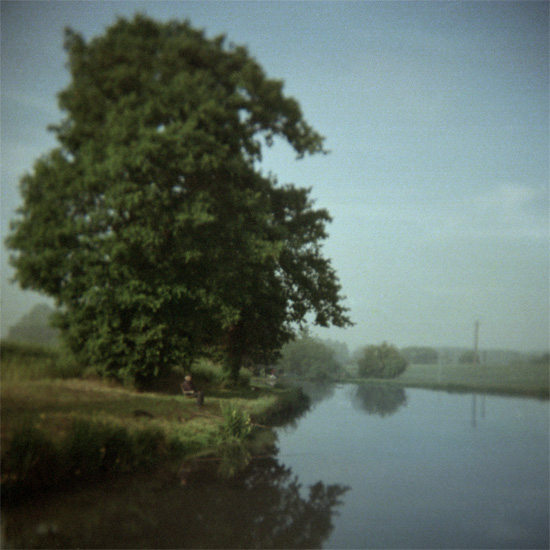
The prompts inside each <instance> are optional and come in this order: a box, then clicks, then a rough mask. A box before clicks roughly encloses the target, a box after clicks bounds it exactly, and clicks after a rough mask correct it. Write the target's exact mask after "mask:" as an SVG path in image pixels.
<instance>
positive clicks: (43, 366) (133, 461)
mask: <svg viewBox="0 0 550 550" xmlns="http://www.w3.org/2000/svg"><path fill="white" fill-rule="evenodd" d="M2 352H3V357H4V358H5V359H7V361H6V362H4V361H3V364H2V375H3V383H2V396H1V397H2V401H1V404H2V432H1V437H2V445H1V448H2V464H1V466H2V472H1V473H2V497H3V503H6V504H9V503H10V502H13V501H15V500H18V499H22V498H25V497H27V496H29V495H32V494H36V493H37V492H40V491H43V490H50V489H56V488H63V487H66V486H68V485H70V484H73V483H76V482H81V481H89V480H94V479H96V478H97V477H98V476H104V475H116V474H119V473H124V472H129V471H135V470H137V469H144V468H151V467H157V466H159V465H163V466H170V465H171V464H175V462H174V461H176V463H178V464H179V463H181V461H182V460H194V459H197V458H200V457H207V456H212V457H218V458H219V460H220V473H222V474H223V475H226V476H230V475H233V474H234V473H236V472H237V471H238V470H239V469H240V468H242V467H243V466H244V465H246V463H247V462H248V460H249V459H250V458H251V456H252V455H253V453H255V452H260V451H261V449H262V448H265V447H266V446H268V447H270V448H271V446H272V445H273V435H272V434H271V432H270V430H266V429H265V427H262V428H259V427H258V428H256V426H255V424H256V423H257V422H258V421H259V419H261V420H262V421H263V422H267V421H268V418H269V417H272V418H275V417H276V415H275V413H274V411H279V412H280V413H281V414H283V413H284V412H285V411H286V412H288V411H290V410H292V409H296V410H298V408H299V404H298V403H296V402H295V400H296V399H300V398H301V397H302V396H301V395H300V394H297V393H296V392H295V391H290V390H284V389H279V388H276V389H273V388H271V387H269V386H268V385H264V386H262V387H258V388H256V389H254V388H252V387H250V385H249V384H250V375H247V376H243V377H242V379H241V380H240V382H239V383H238V384H234V383H229V381H228V379H227V377H226V374H225V373H224V371H223V369H222V368H221V367H220V366H217V365H214V364H211V363H207V362H206V361H205V362H202V363H199V364H197V366H196V370H194V371H193V376H194V378H196V382H197V385H199V384H201V385H202V388H204V389H206V400H205V404H204V406H203V407H200V408H199V407H198V406H197V405H196V402H195V400H194V399H188V398H186V397H184V396H183V395H173V394H169V393H141V392H138V391H136V390H134V389H131V388H127V387H123V386H122V385H120V384H117V383H108V382H106V381H104V380H101V379H99V378H97V377H91V378H82V377H80V378H68V377H64V376H59V374H60V373H63V374H66V372H65V371H64V370H63V369H61V368H60V367H59V366H58V365H57V359H58V358H59V352H58V351H54V350H51V349H44V348H38V347H35V346H22V345H20V344H18V345H17V346H13V345H11V344H8V345H4V344H3V345H2ZM181 372H182V373H183V372H185V371H183V369H182V370H181ZM177 374H178V373H177V372H175V373H174V375H175V376H176V377H175V378H174V380H173V381H174V382H175V383H176V381H177ZM181 378H182V377H180V378H179V381H181ZM177 388H178V391H179V385H177ZM302 406H303V405H302Z"/></svg>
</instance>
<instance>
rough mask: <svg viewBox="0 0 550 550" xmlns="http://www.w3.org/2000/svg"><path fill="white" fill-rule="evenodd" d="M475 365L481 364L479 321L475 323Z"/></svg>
mask: <svg viewBox="0 0 550 550" xmlns="http://www.w3.org/2000/svg"><path fill="white" fill-rule="evenodd" d="M473 364H474V365H477V364H479V321H476V322H475V323H474V357H473Z"/></svg>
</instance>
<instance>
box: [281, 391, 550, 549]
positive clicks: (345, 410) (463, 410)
mask: <svg viewBox="0 0 550 550" xmlns="http://www.w3.org/2000/svg"><path fill="white" fill-rule="evenodd" d="M548 433H549V416H548V401H537V400H532V399H518V398H511V397H498V396H480V395H478V396H475V397H474V396H472V395H466V394H447V393H442V392H432V391H426V390H406V403H405V404H404V405H402V406H398V407H396V410H395V412H394V413H393V414H386V415H385V416H381V415H380V414H368V413H367V412H366V411H365V409H361V405H360V404H358V401H357V388H356V387H355V386H347V387H346V386H345V387H341V388H339V389H338V390H337V391H336V393H335V394H334V396H333V397H331V398H330V399H328V400H326V401H323V402H321V403H319V404H318V405H317V406H316V407H315V408H314V410H313V411H312V412H311V413H309V414H308V415H307V416H305V417H304V418H303V419H302V420H301V422H300V423H299V427H298V429H286V430H281V431H280V432H279V448H280V456H279V458H280V460H281V461H282V462H283V463H285V464H286V465H288V466H291V467H292V470H293V472H294V473H295V474H296V475H297V476H298V478H299V479H300V482H301V483H303V484H304V485H305V486H307V485H309V484H310V483H314V482H315V481H317V480H319V479H322V480H323V481H324V482H325V483H341V484H344V485H350V486H351V488H352V489H351V491H349V492H348V493H347V494H346V495H345V497H344V500H345V506H344V507H342V508H341V509H340V510H339V512H340V517H337V518H336V519H335V530H334V532H333V534H332V536H331V538H329V540H328V541H327V542H326V547H335V546H336V547H354V548H359V547H361V548H364V547H366V546H369V547H402V548H412V547H415V546H416V547H430V546H432V547H437V548H441V547H445V546H448V547H454V548H456V547H477V548H479V547H487V546H500V547H507V548H512V547H515V546H518V545H524V546H525V545H527V546H528V547H540V545H541V544H542V545H543V546H547V545H548V491H549V480H548V477H549V458H548V457H549V443H548Z"/></svg>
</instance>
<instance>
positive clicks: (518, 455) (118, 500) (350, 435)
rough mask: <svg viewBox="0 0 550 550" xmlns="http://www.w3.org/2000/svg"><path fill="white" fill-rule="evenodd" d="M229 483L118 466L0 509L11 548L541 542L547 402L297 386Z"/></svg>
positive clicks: (544, 536) (205, 475) (205, 473)
mask: <svg viewBox="0 0 550 550" xmlns="http://www.w3.org/2000/svg"><path fill="white" fill-rule="evenodd" d="M307 391H308V392H310V394H311V396H312V398H313V405H312V408H311V410H310V411H309V412H308V413H307V414H306V415H304V416H303V417H302V418H300V419H299V420H297V421H296V422H295V423H294V424H293V425H292V426H289V427H286V428H281V429H279V430H278V436H279V449H280V450H279V454H278V456H277V457H271V458H261V459H257V460H254V461H253V462H252V463H251V465H250V467H249V468H248V470H247V471H246V472H245V473H244V474H243V475H242V476H240V477H239V478H237V479H235V480H232V481H231V482H221V481H220V480H218V479H216V477H215V476H214V475H213V473H212V470H213V467H214V466H215V465H214V464H213V463H207V462H204V463H202V464H200V465H198V466H197V467H196V470H195V471H193V472H191V474H190V475H189V476H188V478H187V481H186V484H184V485H182V484H181V483H180V482H179V480H177V479H174V477H173V476H172V475H168V474H167V473H164V474H163V473H157V474H154V475H152V474H151V475H146V476H144V475H140V476H128V477H126V478H123V479H117V480H113V481H111V482H106V483H101V484H96V485H93V486H91V487H90V486H88V487H86V488H85V489H80V490H77V491H71V492H68V493H60V494H58V495H52V496H49V497H45V498H40V499H35V500H34V501H32V502H30V503H26V504H25V505H23V506H21V507H19V508H17V509H13V510H9V511H8V510H4V511H3V514H2V531H3V547H4V548H9V547H16V548H548V544H549V534H548V528H549V527H548V525H549V520H548V515H549V406H548V401H538V400H532V399H519V398H511V397H496V396H479V395H478V396H475V397H474V396H472V395H465V394H447V393H442V392H432V391H424V390H403V389H392V388H390V387H387V386H354V385H349V386H329V387H325V388H319V387H312V388H307Z"/></svg>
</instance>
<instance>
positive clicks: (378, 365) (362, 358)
mask: <svg viewBox="0 0 550 550" xmlns="http://www.w3.org/2000/svg"><path fill="white" fill-rule="evenodd" d="M407 366H408V362H407V359H405V357H403V355H401V353H399V350H398V349H397V348H396V347H395V346H393V345H392V344H388V343H387V342H383V343H382V344H379V345H372V346H366V347H364V348H363V349H362V350H361V351H360V352H359V354H358V359H357V367H358V371H359V376H361V377H364V378H396V377H397V376H399V375H400V374H402V373H403V372H405V370H406V368H407Z"/></svg>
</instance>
